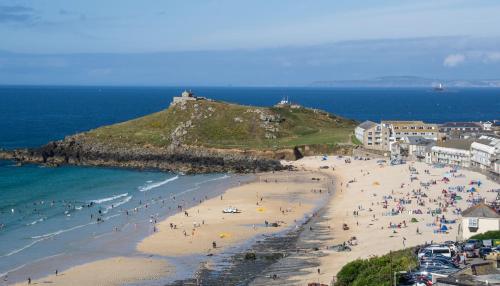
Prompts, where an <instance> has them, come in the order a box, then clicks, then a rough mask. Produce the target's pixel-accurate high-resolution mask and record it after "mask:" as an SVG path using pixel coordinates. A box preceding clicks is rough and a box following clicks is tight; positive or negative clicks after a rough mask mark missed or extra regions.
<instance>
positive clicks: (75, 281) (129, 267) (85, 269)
mask: <svg viewBox="0 0 500 286" xmlns="http://www.w3.org/2000/svg"><path fill="white" fill-rule="evenodd" d="M171 271H172V268H171V267H170V266H169V265H168V264H167V263H166V262H165V261H164V260H158V259H150V258H132V257H113V258H109V259H103V260H98V261H94V262H91V263H86V264H82V265H79V266H75V267H72V268H70V269H68V270H65V271H64V272H61V273H58V274H57V275H56V274H53V275H50V276H47V277H44V278H41V279H38V280H33V281H31V285H45V284H50V285H56V286H57V285H61V286H62V285H88V286H91V285H109V286H115V285H124V284H127V283H137V282H142V283H149V284H154V282H155V280H157V279H159V278H161V277H164V276H167V275H168V274H169V273H170V272H171ZM27 283H28V282H27V281H25V282H20V283H17V284H15V285H26V284H27Z"/></svg>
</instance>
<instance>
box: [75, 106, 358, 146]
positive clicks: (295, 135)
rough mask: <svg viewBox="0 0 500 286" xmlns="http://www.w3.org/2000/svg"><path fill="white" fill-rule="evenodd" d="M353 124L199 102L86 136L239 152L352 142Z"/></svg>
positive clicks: (313, 114) (308, 113)
mask: <svg viewBox="0 0 500 286" xmlns="http://www.w3.org/2000/svg"><path fill="white" fill-rule="evenodd" d="M354 127H355V121H352V120H347V119H344V118H341V117H338V116H335V115H332V114H329V113H326V112H323V111H318V110H312V109H307V108H291V107H289V106H287V107H272V108H263V107H254V106H243V105H237V104H230V103H225V102H217V101H209V100H199V101H187V102H182V103H177V104H175V105H172V106H170V107H169V108H168V109H165V110H163V111H160V112H157V113H154V114H150V115H147V116H144V117H140V118H137V119H134V120H130V121H126V122H123V123H119V124H114V125H110V126H105V127H101V128H98V129H94V130H91V131H89V132H86V133H84V134H82V135H83V136H85V138H86V139H89V140H92V141H98V142H99V143H106V144H113V145H117V146H148V145H149V146H154V147H160V148H161V147H167V146H170V145H172V144H175V145H188V146H203V147H213V148H238V149H256V150H267V149H282V148H288V147H294V146H297V145H314V144H329V145H335V144H338V143H351V139H350V138H351V134H352V132H353V128H354Z"/></svg>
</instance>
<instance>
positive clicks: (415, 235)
mask: <svg viewBox="0 0 500 286" xmlns="http://www.w3.org/2000/svg"><path fill="white" fill-rule="evenodd" d="M346 159H349V160H350V162H351V163H346ZM290 163H291V164H293V165H294V166H296V167H297V168H299V169H307V170H319V168H320V167H321V166H329V167H330V168H329V169H323V170H322V172H324V173H329V174H332V175H334V176H335V177H336V178H337V179H336V182H337V185H336V192H335V194H334V196H333V197H332V199H331V200H330V202H329V203H328V204H327V206H326V207H325V209H324V212H322V213H321V214H320V217H319V219H318V220H317V223H313V224H312V232H313V233H312V235H308V236H305V237H306V238H304V239H303V241H299V244H300V243H302V244H305V243H308V244H314V245H316V247H318V248H319V251H317V252H307V253H305V254H298V255H296V256H295V257H294V255H292V256H290V257H289V258H286V259H294V258H297V256H298V258H300V259H309V260H313V261H314V262H315V264H316V265H315V266H314V267H311V268H307V269H301V271H300V273H299V275H294V274H293V273H290V274H288V275H287V276H286V277H284V278H283V279H282V281H281V282H280V283H281V284H283V283H285V284H288V283H290V285H305V284H306V283H307V282H319V283H324V284H327V285H329V283H330V282H331V281H332V280H333V279H334V277H335V275H336V274H337V272H338V271H340V269H341V268H342V266H344V265H345V264H347V263H348V262H350V261H353V260H355V259H358V258H368V257H371V256H374V255H383V254H387V253H389V252H390V251H394V250H399V249H403V248H405V247H412V246H416V245H420V244H424V243H431V242H444V241H447V240H456V239H457V238H458V237H459V233H458V229H459V223H460V220H459V219H460V215H458V214H454V213H453V212H454V211H455V210H457V209H461V210H462V211H463V210H465V209H466V208H468V206H469V204H470V202H468V200H470V199H471V196H474V197H476V198H477V197H479V196H481V197H484V198H485V199H486V201H492V200H494V199H495V198H496V192H489V191H490V190H492V189H499V188H500V186H499V184H498V183H495V182H493V181H490V180H488V179H487V178H486V177H485V176H484V175H482V174H480V173H477V172H473V171H469V170H458V171H457V172H456V173H450V172H449V171H450V169H451V168H450V167H444V168H433V167H432V166H431V165H427V164H425V163H420V162H413V163H412V162H408V163H407V164H403V165H396V166H389V165H388V164H387V163H382V164H378V163H377V160H376V159H371V160H368V161H365V160H354V159H353V158H347V157H344V158H334V157H330V158H329V159H328V160H326V161H322V160H321V157H307V158H304V159H302V160H298V161H295V162H290ZM332 167H333V168H334V170H332ZM410 167H412V168H414V172H413V174H412V172H411V171H410ZM426 170H428V173H427V172H426ZM411 177H413V178H414V179H413V181H411V179H410V178H411ZM445 177H446V178H448V179H449V181H448V182H445V181H443V178H445ZM472 180H479V181H481V183H482V184H481V186H480V187H478V186H477V185H474V186H472V185H470V182H471V181H472ZM433 181H435V184H433V183H431V184H430V185H429V186H428V187H427V188H426V187H423V186H422V185H421V183H424V184H426V183H428V182H433ZM457 186H464V187H465V190H464V191H463V192H459V193H458V194H459V195H460V196H461V197H462V200H458V201H457V203H456V205H455V206H448V207H447V208H445V209H446V211H443V212H442V214H438V215H433V214H432V213H429V211H430V210H435V209H441V210H443V209H444V208H443V207H444V206H445V197H444V193H443V190H447V191H448V190H449V188H450V189H455V188H456V187H457ZM472 187H474V188H475V190H476V192H474V193H469V192H467V190H468V189H471V188H472ZM419 192H420V194H419V195H417V194H418V193H419ZM424 193H425V196H426V197H422V195H421V194H424ZM419 198H420V199H419ZM400 199H401V200H406V201H405V202H401V201H400ZM385 201H387V207H386V208H384V202H385ZM419 203H420V204H419ZM440 204H441V207H440ZM398 207H400V208H403V209H402V211H401V212H396V210H397V209H398ZM392 211H394V214H393V215H390V213H391V212H392ZM420 211H421V212H422V213H421V214H420ZM354 212H356V213H354ZM443 215H444V216H445V218H446V220H449V221H453V220H456V222H455V223H451V224H446V226H447V228H448V230H447V231H446V232H444V233H443V232H439V233H437V232H436V230H438V229H440V227H442V225H443V224H440V222H439V221H436V220H437V219H438V218H441V217H442V216H443ZM412 219H416V221H417V222H412ZM414 221H415V220H414ZM344 223H345V224H347V226H348V227H349V229H348V230H344V229H343V224H344ZM391 225H392V227H390V226H391ZM307 231H309V230H307ZM315 231H317V232H318V233H317V234H316V235H315V233H314V232H315ZM352 237H355V238H356V243H357V245H354V246H351V249H352V251H350V252H336V251H334V250H332V249H331V246H333V245H338V244H342V243H344V242H347V241H348V240H349V239H351V238H352ZM329 248H330V249H329ZM318 252H319V253H318ZM318 269H319V273H318ZM286 282H288V283H286Z"/></svg>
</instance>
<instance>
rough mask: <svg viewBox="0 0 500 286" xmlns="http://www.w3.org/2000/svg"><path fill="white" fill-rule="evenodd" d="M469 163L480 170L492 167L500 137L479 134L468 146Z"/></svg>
mask: <svg viewBox="0 0 500 286" xmlns="http://www.w3.org/2000/svg"><path fill="white" fill-rule="evenodd" d="M470 151H471V165H472V166H473V167H477V168H479V169H481V170H488V169H493V167H494V166H493V162H494V161H495V160H496V156H497V154H499V153H500V139H498V138H495V137H490V136H481V137H480V138H479V139H478V140H475V141H474V143H472V145H471V147H470Z"/></svg>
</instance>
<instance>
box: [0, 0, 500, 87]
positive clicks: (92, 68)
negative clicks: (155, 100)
mask: <svg viewBox="0 0 500 286" xmlns="http://www.w3.org/2000/svg"><path fill="white" fill-rule="evenodd" d="M498 15H500V1H492V0H491V1H486V0H475V1H470V0H467V1H465V0H464V1H461V0H442V1H437V0H421V1H403V0H399V1H391V0H380V1H370V0H364V1H352V0H351V1H335V0H328V1H327V0H325V1H323V0H318V1H303V0H302V1H294V0H252V1H250V0H247V1H240V0H219V1H217V0H199V1H195V0H193V1H187V0H184V1H168V0H161V1H159V0H157V1H155V0H144V1H129V0H106V1H103V0H85V1H67V0H2V1H1V2H0V39H2V40H1V41H0V83H1V84H9V83H11V84H24V83H31V84H43V83H47V84H58V83H60V84H92V83H95V84H106V83H109V84H121V83H130V82H131V80H132V82H133V83H134V84H145V85H148V84H155V85H162V84H169V85H175V84H186V83H189V84H197V83H198V84H204V85H205V84H206V85H220V84H235V85H244V84H249V85H259V84H262V85H273V84H277V85H282V84H285V85H286V84H290V85H294V84H296V85H297V84H298V85H300V84H307V83H308V82H309V81H311V80H312V81H314V80H336V79H364V78H369V77H374V76H386V75H416V76H429V77H437V78H493V77H495V76H497V75H498V74H500V73H499V72H500V29H499V28H498V27H500V17H499V16H498ZM188 65H189V67H187V66H188ZM193 69H196V72H193ZM306 71H307V74H306ZM341 71H342V72H341ZM264 74H265V77H263V76H262V75H264ZM497 77H499V76H497Z"/></svg>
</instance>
